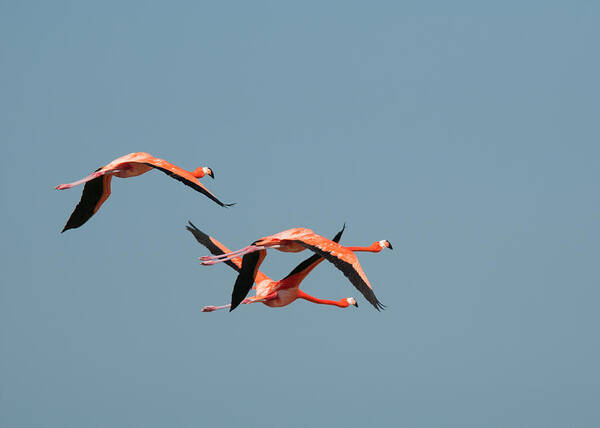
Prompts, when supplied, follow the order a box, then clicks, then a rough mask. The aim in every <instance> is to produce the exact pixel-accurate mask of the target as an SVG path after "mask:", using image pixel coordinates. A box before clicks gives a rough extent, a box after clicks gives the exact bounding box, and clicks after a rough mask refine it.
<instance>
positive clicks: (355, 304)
mask: <svg viewBox="0 0 600 428" xmlns="http://www.w3.org/2000/svg"><path fill="white" fill-rule="evenodd" d="M354 302H355V303H354V306H356V307H357V308H358V302H357V301H356V299H354Z"/></svg>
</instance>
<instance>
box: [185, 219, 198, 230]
mask: <svg viewBox="0 0 600 428" xmlns="http://www.w3.org/2000/svg"><path fill="white" fill-rule="evenodd" d="M190 226H191V227H190ZM185 228H186V229H187V230H189V231H190V232H193V231H194V230H197V231H200V229H198V228H197V227H196V225H195V224H194V223H192V222H191V221H190V220H188V226H185Z"/></svg>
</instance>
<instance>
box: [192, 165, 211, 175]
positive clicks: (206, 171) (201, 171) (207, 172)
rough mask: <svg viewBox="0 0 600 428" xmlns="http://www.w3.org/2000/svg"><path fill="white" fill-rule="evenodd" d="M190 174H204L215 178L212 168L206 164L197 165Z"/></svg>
mask: <svg viewBox="0 0 600 428" xmlns="http://www.w3.org/2000/svg"><path fill="white" fill-rule="evenodd" d="M192 175H193V176H194V177H196V178H202V177H204V176H205V175H210V176H211V177H212V178H215V174H214V173H213V171H212V169H210V168H209V167H207V166H199V167H198V168H196V169H195V170H194V172H192Z"/></svg>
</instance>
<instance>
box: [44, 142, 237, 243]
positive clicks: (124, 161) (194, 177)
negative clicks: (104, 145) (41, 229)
mask: <svg viewBox="0 0 600 428" xmlns="http://www.w3.org/2000/svg"><path fill="white" fill-rule="evenodd" d="M152 168H155V169H158V170H160V171H162V172H164V173H165V174H167V175H170V176H171V177H173V178H174V179H175V180H179V181H181V182H182V183H183V184H185V185H186V186H190V187H191V188H192V189H194V190H197V191H198V192H200V193H203V194H204V195H206V196H208V197H209V198H210V199H212V200H213V201H215V202H216V203H217V204H219V205H220V206H222V207H228V206H231V205H234V204H224V203H223V202H221V201H219V200H218V199H217V197H216V196H215V195H213V194H212V193H211V192H209V191H208V189H207V188H206V187H204V186H203V185H202V184H201V183H200V181H198V179H199V178H202V177H204V176H205V175H209V176H211V177H212V178H213V179H214V178H215V175H214V173H213V171H212V169H211V168H208V167H206V166H202V167H198V168H196V169H195V170H194V171H192V172H190V171H186V170H185V169H182V168H179V167H178V166H175V165H173V164H172V163H170V162H167V161H166V160H163V159H159V158H155V157H154V156H152V155H149V154H148V153H144V152H138V153H129V154H128V155H125V156H121V157H120V158H117V159H115V160H113V161H112V162H110V163H109V164H108V165H105V166H103V167H101V168H98V169H97V170H96V171H94V173H92V174H90V175H88V176H87V177H85V178H82V179H81V180H77V181H74V182H73V183H68V184H59V185H58V186H56V189H58V190H64V189H70V188H71V187H74V186H78V185H80V184H83V183H85V186H84V187H83V193H82V194H81V200H80V201H79V203H78V204H77V206H76V207H75V210H74V211H73V213H72V214H71V217H69V220H68V221H67V224H66V225H65V227H64V228H63V230H62V231H61V233H62V232H64V231H65V230H69V229H75V228H77V227H80V226H82V225H83V224H85V222H86V221H88V220H89V219H90V217H92V216H93V215H94V214H95V213H96V211H98V209H100V207H101V206H102V204H103V203H104V201H106V200H107V199H108V197H109V196H110V182H111V179H112V177H113V175H115V176H117V177H120V178H128V177H135V176H137V175H142V174H144V173H146V172H148V171H150V170H151V169H152Z"/></svg>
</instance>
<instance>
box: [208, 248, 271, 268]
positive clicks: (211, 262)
mask: <svg viewBox="0 0 600 428" xmlns="http://www.w3.org/2000/svg"><path fill="white" fill-rule="evenodd" d="M265 248H266V247H257V246H255V245H250V246H249V247H246V248H243V249H241V250H238V251H234V252H233V253H228V254H227V255H225V257H223V258H220V259H212V258H211V259H209V260H208V261H204V262H202V265H204V266H210V265H214V264H217V263H221V262H226V261H227V260H231V259H234V258H236V257H242V256H244V255H245V254H249V253H253V252H255V251H260V250H264V249H265ZM200 259H201V260H202V258H200Z"/></svg>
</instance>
